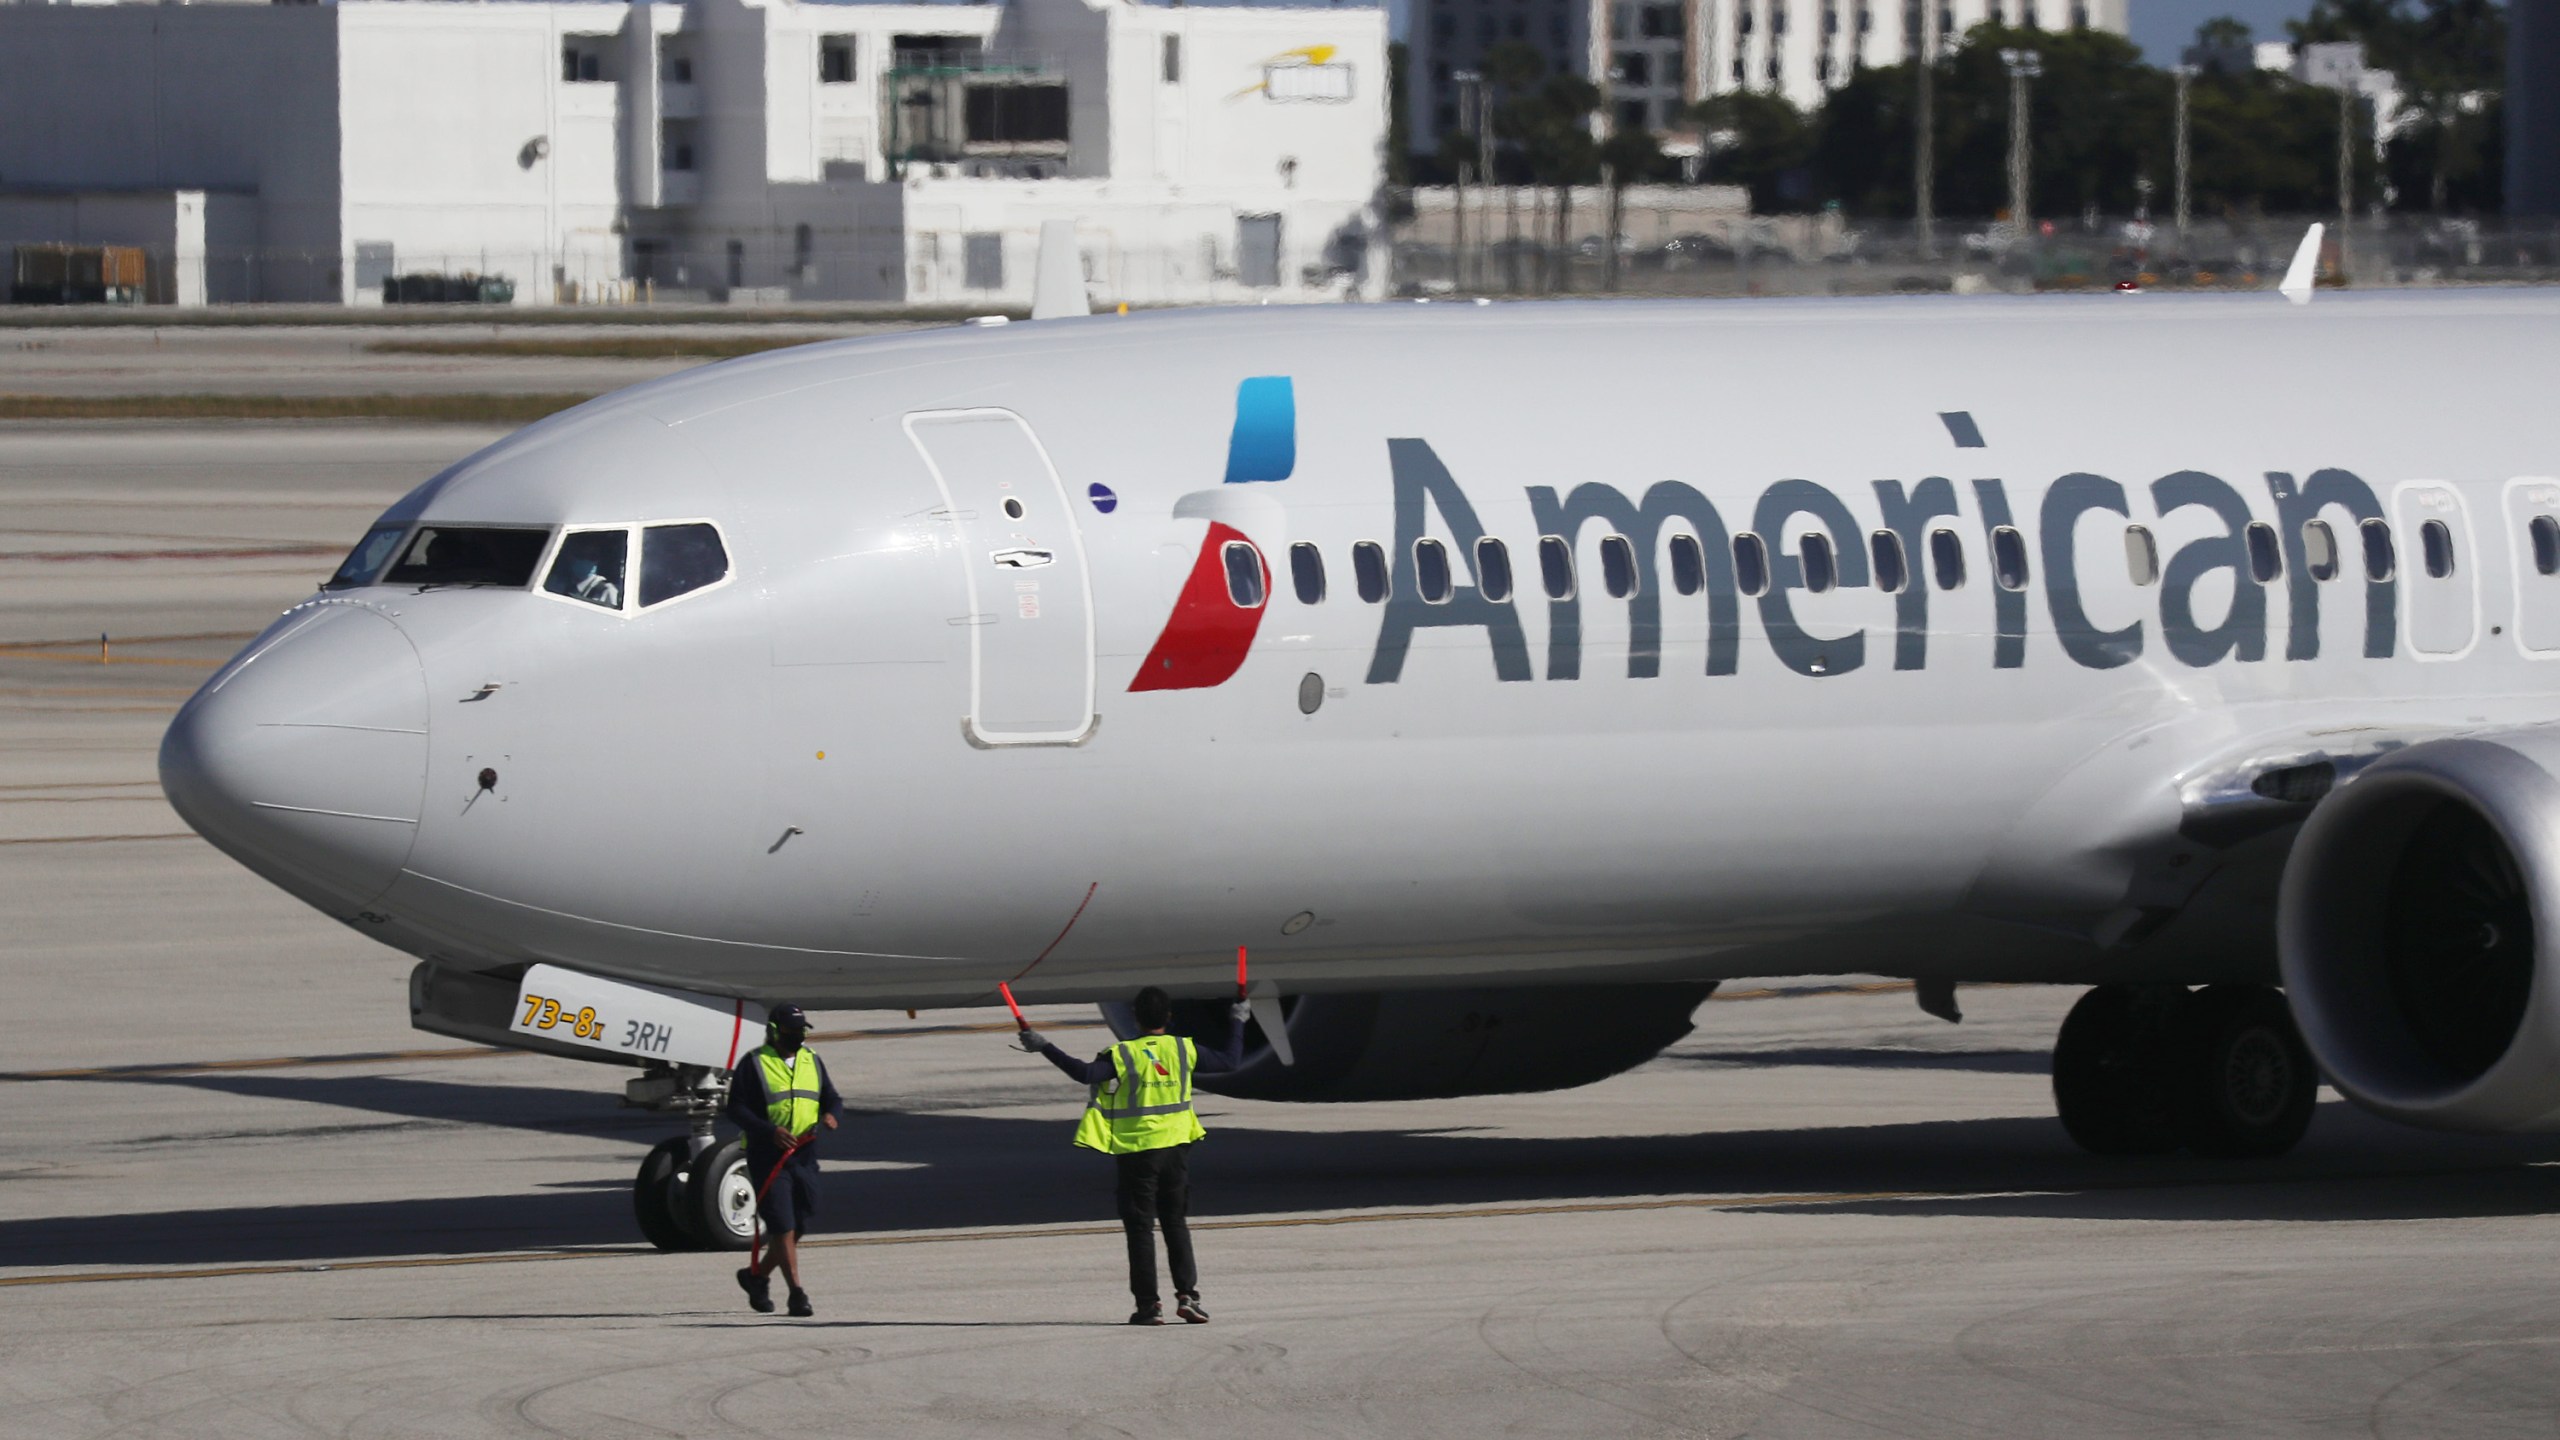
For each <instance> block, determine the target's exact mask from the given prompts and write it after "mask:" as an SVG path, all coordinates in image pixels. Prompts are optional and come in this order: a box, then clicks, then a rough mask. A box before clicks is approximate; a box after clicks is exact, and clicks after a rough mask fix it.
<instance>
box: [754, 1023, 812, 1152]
mask: <svg viewBox="0 0 2560 1440" xmlns="http://www.w3.org/2000/svg"><path fill="white" fill-rule="evenodd" d="M755 1061H756V1072H757V1073H758V1074H760V1075H762V1076H763V1077H764V1114H765V1118H766V1119H768V1120H771V1121H772V1122H773V1123H774V1124H775V1125H777V1126H779V1127H780V1128H781V1130H782V1132H783V1133H784V1134H786V1135H806V1134H808V1133H809V1132H810V1131H812V1130H814V1129H816V1128H818V1057H817V1055H816V1053H815V1052H813V1051H811V1050H810V1048H809V1047H808V1046H806V1045H803V1046H801V1047H800V1048H799V1049H798V1050H797V1051H795V1052H794V1053H793V1054H792V1056H791V1058H790V1059H788V1060H785V1059H783V1058H782V1057H781V1056H780V1055H777V1054H775V1053H774V1049H773V1047H772V1046H770V1045H759V1046H757V1047H756V1052H755Z"/></svg>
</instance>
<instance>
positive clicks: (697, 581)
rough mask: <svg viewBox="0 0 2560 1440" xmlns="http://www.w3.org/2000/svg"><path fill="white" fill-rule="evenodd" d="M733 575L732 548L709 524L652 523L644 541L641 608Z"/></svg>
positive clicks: (715, 583)
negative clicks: (731, 573)
mask: <svg viewBox="0 0 2560 1440" xmlns="http://www.w3.org/2000/svg"><path fill="white" fill-rule="evenodd" d="M728 578H729V552H728V551H727V550H725V549H723V548H721V545H720V532H719V531H717V530H715V529H713V528H712V527H710V526H708V525H652V526H650V527H649V531H648V534H647V535H646V536H645V537H644V538H643V539H642V541H641V545H640V608H641V609H643V610H646V609H648V608H649V607H650V606H652V605H661V604H664V603H666V602H667V601H669V600H673V599H674V598H676V597H677V596H679V595H690V594H692V593H693V592H694V591H696V590H700V589H703V588H705V587H706V586H711V585H717V584H719V583H720V582H721V581H723V580H726V579H728Z"/></svg>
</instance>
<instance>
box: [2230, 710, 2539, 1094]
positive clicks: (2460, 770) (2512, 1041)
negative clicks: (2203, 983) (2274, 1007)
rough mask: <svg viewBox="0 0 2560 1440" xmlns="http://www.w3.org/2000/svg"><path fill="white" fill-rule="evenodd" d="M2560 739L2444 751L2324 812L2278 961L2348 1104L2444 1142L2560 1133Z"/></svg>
mask: <svg viewBox="0 0 2560 1440" xmlns="http://www.w3.org/2000/svg"><path fill="white" fill-rule="evenodd" d="M2555 775H2560V736H2553V735H2545V734H2542V733H2539V732H2524V733H2519V734H2515V735H2508V736H2498V737H2493V738H2487V739H2464V740H2436V741H2428V742H2426V743H2423V744H2419V745H2413V746H2411V747H2409V748H2408V749H2406V750H2402V751H2400V752H2398V753H2396V754H2394V755H2392V756H2390V757H2388V758H2387V759H2384V760H2382V761H2380V762H2378V763H2376V764H2375V765H2373V766H2372V767H2371V768H2370V769H2368V770H2367V771H2365V773H2364V774H2363V775H2362V776H2361V777H2359V778H2358V779H2356V780H2355V781H2354V782H2353V783H2352V784H2349V785H2346V786H2344V787H2343V788H2341V789H2340V790H2338V791H2337V792H2336V793H2334V794H2332V795H2330V796H2329V797H2328V798H2327V799H2325V800H2323V801H2322V802H2321V804H2320V807H2319V808H2318V809H2317V810H2315V811H2313V812H2312V815H2311V818H2310V819H2309V820H2308V821H2307V822H2306V823H2305V824H2304V825H2303V828H2302V834H2301V836H2300V838H2299V839H2297V840H2296V841H2295V843H2294V847H2293V853H2292V855H2291V857H2290V858H2289V859H2288V860H2287V861H2286V865H2285V873H2284V886H2283V892H2282V896H2281V899H2280V901H2279V906H2278V916H2277V940H2278V955H2279V958H2280V961H2281V963H2282V966H2283V970H2284V983H2285V992H2286V995H2287V996H2288V998H2289V999H2290V1000H2291V1001H2292V1005H2293V1013H2294V1018H2295V1021H2296V1022H2297V1023H2298V1024H2299V1025H2300V1026H2301V1029H2302V1034H2303V1039H2304V1040H2305V1041H2306V1042H2308V1043H2309V1045H2310V1047H2311V1051H2312V1053H2313V1055H2314V1056H2316V1057H2317V1058H2318V1059H2319V1061H2320V1064H2321V1066H2322V1068H2323V1069H2325V1070H2327V1071H2328V1073H2329V1077H2330V1079H2331V1080H2332V1081H2333V1082H2334V1083H2335V1084H2336V1085H2337V1087H2338V1089H2339V1090H2340V1091H2342V1092H2344V1093H2345V1094H2346V1096H2347V1097H2348V1098H2349V1099H2351V1100H2354V1101H2355V1102H2357V1103H2358V1104H2360V1105H2363V1106H2365V1107H2366V1108H2367V1109H2370V1110H2373V1111H2375V1112H2377V1113H2379V1114H2382V1115H2386V1116H2389V1117H2390V1118H2392V1119H2394V1120H2400V1121H2404V1122H2406V1123H2409V1124H2413V1125H2424V1126H2429V1127H2433V1128H2438V1129H2450V1130H2476V1131H2526V1130H2551V1129H2560V983H2555V978H2556V972H2555V969H2554V967H2555V966H2560V778H2555Z"/></svg>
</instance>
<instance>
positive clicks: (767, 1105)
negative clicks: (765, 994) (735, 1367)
mask: <svg viewBox="0 0 2560 1440" xmlns="http://www.w3.org/2000/svg"><path fill="white" fill-rule="evenodd" d="M764 1033H765V1043H764V1044H762V1045H760V1046H757V1047H756V1049H755V1051H754V1052H753V1053H752V1054H749V1055H748V1056H747V1057H746V1058H745V1059H743V1060H741V1061H739V1062H738V1068H737V1071H736V1074H735V1076H734V1077H733V1078H732V1079H731V1080H730V1082H729V1121H730V1123H731V1124H733V1125H736V1126H737V1127H738V1130H739V1133H741V1134H743V1135H744V1136H745V1137H746V1140H747V1175H748V1177H749V1178H750V1179H752V1180H753V1181H754V1182H755V1185H756V1190H757V1192H758V1194H759V1196H760V1198H759V1199H758V1200H757V1201H756V1214H758V1215H759V1216H761V1217H763V1220H764V1234H765V1251H764V1254H763V1255H762V1256H761V1257H759V1258H758V1259H757V1260H756V1262H755V1263H754V1264H752V1265H749V1266H747V1267H746V1268H745V1269H743V1270H740V1271H739V1272H738V1288H739V1289H741V1290H744V1291H746V1292H747V1303H748V1304H749V1305H752V1306H754V1307H755V1309H756V1313H758V1314H760V1315H770V1314H772V1313H773V1283H772V1281H771V1279H770V1278H769V1277H770V1276H771V1275H772V1274H773V1271H774V1269H775V1267H777V1266H779V1267H780V1268H781V1270H782V1278H783V1279H784V1280H785V1281H786V1282H788V1283H789V1284H790V1286H791V1313H792V1314H794V1315H797V1316H800V1317H802V1318H804V1319H805V1318H807V1317H808V1316H811V1315H814V1314H816V1313H817V1310H816V1309H815V1307H813V1306H811V1305H810V1304H809V1292H808V1291H807V1290H804V1289H802V1288H801V1286H800V1236H801V1234H802V1232H804V1231H805V1230H806V1229H807V1228H808V1225H809V1218H810V1217H811V1216H812V1215H814V1214H816V1213H817V1209H818V1154H817V1152H818V1147H817V1138H818V1127H819V1126H820V1125H824V1126H826V1127H827V1128H828V1129H830V1130H833V1129H834V1128H836V1117H837V1116H839V1115H842V1114H843V1113H844V1101H843V1100H842V1099H841V1098H839V1097H838V1096H837V1095H836V1086H835V1082H834V1081H833V1080H831V1079H829V1078H828V1077H827V1067H826V1066H824V1065H822V1064H820V1063H818V1054H817V1052H816V1051H814V1050H811V1049H810V1048H809V1047H808V1044H807V1041H808V1038H809V1016H808V1014H807V1012H805V1011H803V1010H802V1009H801V1008H800V1007H799V1006H797V1005H777V1006H775V1007H773V1010H772V1011H771V1012H770V1013H769V1014H768V1015H767V1017H766V1019H765V1026H764ZM777 1166H778V1167H780V1168H781V1171H782V1173H781V1174H779V1175H776V1174H775V1173H774V1170H775V1168H776V1167H777Z"/></svg>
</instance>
